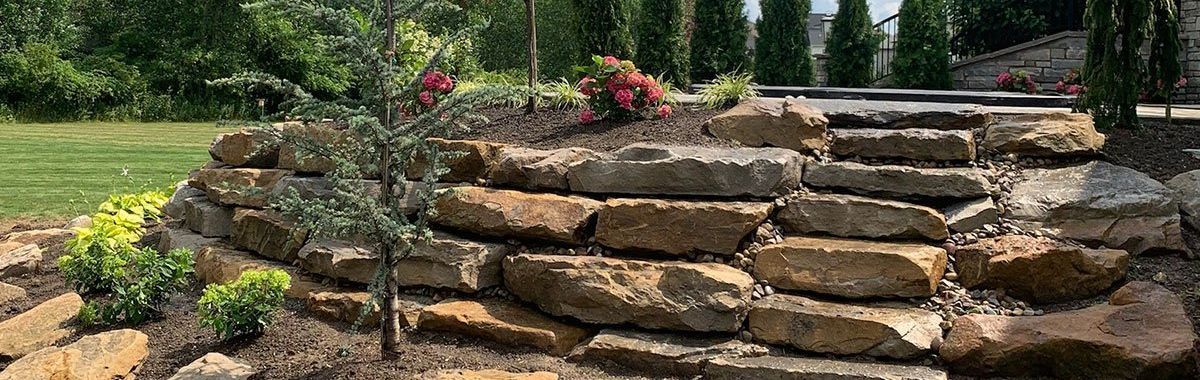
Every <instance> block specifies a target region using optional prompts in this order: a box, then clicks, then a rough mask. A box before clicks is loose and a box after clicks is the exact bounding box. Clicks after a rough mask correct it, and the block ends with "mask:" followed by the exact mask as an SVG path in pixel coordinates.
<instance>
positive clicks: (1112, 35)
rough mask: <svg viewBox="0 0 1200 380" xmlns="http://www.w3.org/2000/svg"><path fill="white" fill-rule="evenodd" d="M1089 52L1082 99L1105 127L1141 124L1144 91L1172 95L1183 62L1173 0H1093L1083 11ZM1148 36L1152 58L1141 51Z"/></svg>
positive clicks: (1083, 74) (1128, 126)
mask: <svg viewBox="0 0 1200 380" xmlns="http://www.w3.org/2000/svg"><path fill="white" fill-rule="evenodd" d="M1084 24H1085V26H1086V28H1087V30H1088V39H1087V57H1086V58H1085V59H1084V63H1083V72H1082V75H1081V78H1082V80H1083V84H1084V85H1085V86H1087V92H1085V93H1084V94H1083V95H1082V97H1081V99H1080V103H1081V105H1082V106H1083V108H1084V109H1085V110H1087V111H1088V112H1090V113H1091V114H1092V116H1093V117H1095V119H1096V124H1097V125H1099V126H1100V127H1102V128H1108V127H1113V126H1119V127H1126V128H1133V127H1137V126H1139V125H1141V122H1140V121H1139V120H1138V116H1137V103H1138V98H1139V97H1140V96H1141V94H1142V92H1143V91H1146V92H1147V93H1149V94H1152V95H1157V96H1166V97H1168V98H1169V97H1170V94H1171V92H1173V90H1174V85H1175V82H1176V81H1178V80H1179V78H1180V76H1181V74H1182V71H1183V68H1182V67H1181V66H1180V63H1179V53H1180V50H1181V46H1180V43H1179V39H1178V36H1179V20H1178V16H1177V15H1176V10H1175V5H1174V2H1173V1H1172V0H1151V1H1146V0H1090V1H1088V9H1087V12H1086V13H1085V15H1084ZM1146 37H1149V38H1150V45H1149V48H1150V62H1148V63H1147V62H1143V61H1142V55H1141V54H1140V52H1139V51H1138V50H1139V48H1140V47H1142V46H1143V44H1144V43H1145V42H1146Z"/></svg>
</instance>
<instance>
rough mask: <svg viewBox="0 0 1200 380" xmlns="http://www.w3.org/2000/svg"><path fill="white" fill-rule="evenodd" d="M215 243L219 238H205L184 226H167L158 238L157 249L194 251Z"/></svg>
mask: <svg viewBox="0 0 1200 380" xmlns="http://www.w3.org/2000/svg"><path fill="white" fill-rule="evenodd" d="M217 244H221V238H206V237H204V236H201V235H200V234H198V233H195V232H192V231H191V230H188V229H185V228H168V229H167V230H166V231H164V232H163V234H162V238H161V239H159V240H158V251H159V252H170V251H171V250H175V249H180V248H182V249H186V250H189V251H192V252H193V253H195V252H198V251H200V249H201V248H204V247H207V246H210V245H217Z"/></svg>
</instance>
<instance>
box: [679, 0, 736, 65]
mask: <svg viewBox="0 0 1200 380" xmlns="http://www.w3.org/2000/svg"><path fill="white" fill-rule="evenodd" d="M745 6H746V3H745V1H742V0H696V8H695V9H696V16H695V23H696V24H695V28H696V29H695V30H694V31H693V32H692V81H693V82H696V81H703V80H710V79H713V78H716V77H717V74H724V73H728V72H733V71H748V70H749V69H750V60H749V59H748V56H747V54H746V38H747V36H748V35H749V34H750V31H749V27H750V26H749V25H748V24H747V23H746V15H745V14H744V13H742V12H743V8H744V7H745Z"/></svg>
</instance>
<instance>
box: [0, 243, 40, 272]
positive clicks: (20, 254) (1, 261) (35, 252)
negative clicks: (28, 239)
mask: <svg viewBox="0 0 1200 380" xmlns="http://www.w3.org/2000/svg"><path fill="white" fill-rule="evenodd" d="M41 265H42V249H41V248H38V246H37V244H26V245H24V246H21V247H20V248H17V249H13V250H10V251H8V252H3V253H0V279H5V278H9V277H17V276H23V275H26V274H30V273H33V272H36V271H37V269H38V267H39V266H41Z"/></svg>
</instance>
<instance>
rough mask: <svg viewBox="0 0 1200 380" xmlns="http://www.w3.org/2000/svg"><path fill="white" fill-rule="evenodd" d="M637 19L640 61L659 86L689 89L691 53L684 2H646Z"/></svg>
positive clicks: (643, 3) (645, 0)
mask: <svg viewBox="0 0 1200 380" xmlns="http://www.w3.org/2000/svg"><path fill="white" fill-rule="evenodd" d="M641 8H642V9H641V11H642V12H641V17H640V18H639V19H638V30H637V31H638V33H637V61H638V62H639V63H641V65H642V71H644V72H647V73H650V74H653V75H657V76H658V78H659V81H660V82H663V83H666V82H672V83H677V84H679V85H681V86H687V85H688V84H689V83H691V81H690V79H691V78H690V73H689V71H690V70H691V65H690V63H689V62H690V59H691V49H690V48H689V46H688V40H687V35H686V30H685V27H686V25H685V23H686V20H685V18H684V16H685V15H684V11H685V10H684V4H683V0H643V1H642V7H641Z"/></svg>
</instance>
